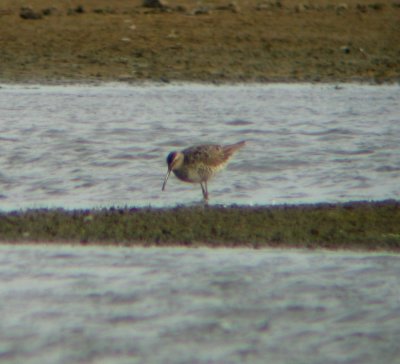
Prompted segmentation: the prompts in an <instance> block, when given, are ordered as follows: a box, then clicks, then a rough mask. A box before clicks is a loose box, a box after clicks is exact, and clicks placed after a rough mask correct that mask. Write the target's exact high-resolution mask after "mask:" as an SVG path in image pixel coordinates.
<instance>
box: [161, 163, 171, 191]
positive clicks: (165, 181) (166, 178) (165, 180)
mask: <svg viewBox="0 0 400 364" xmlns="http://www.w3.org/2000/svg"><path fill="white" fill-rule="evenodd" d="M170 174H171V170H170V169H169V168H168V172H167V175H166V176H165V178H164V183H163V185H162V188H161V191H164V190H165V186H166V185H167V181H168V177H169V175H170Z"/></svg>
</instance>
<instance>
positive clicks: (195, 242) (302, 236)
mask: <svg viewBox="0 0 400 364" xmlns="http://www.w3.org/2000/svg"><path fill="white" fill-rule="evenodd" d="M399 221H400V203H399V202H398V201H394V200H386V201H376V202H366V201H360V202H348V203H341V204H307V205H277V206H256V207H252V206H237V205H233V206H226V207H225V206H208V207H199V206H197V207H185V206H178V207H175V208H164V209H161V208H160V209H156V208H130V207H126V208H107V209H94V210H64V209H39V210H27V211H14V212H6V213H1V214H0V242H1V243H12V244H21V243H24V244H27V243H33V244H35V243H39V244H43V243H46V244H55V245H57V244H65V243H68V244H79V245H122V246H159V247H163V246H182V247H199V246H207V247H229V248H233V247H247V248H254V249H260V248H269V247H277V248H306V249H317V248H318V249H320V248H322V249H331V250H338V249H344V250H363V251H393V252H400V230H399V229H400V225H399Z"/></svg>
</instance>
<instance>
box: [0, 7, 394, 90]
mask: <svg viewBox="0 0 400 364" xmlns="http://www.w3.org/2000/svg"><path fill="white" fill-rule="evenodd" d="M29 4H30V7H28V8H27V7H26V2H25V1H14V0H5V1H2V2H1V4H0V34H1V37H0V48H1V53H0V64H1V66H0V82H24V83H64V82H93V81H95V82H96V81H128V82H137V81H146V80H150V81H163V82H168V81H200V82H276V81H280V82H281V81H284V82H286V81H289V82H298V81H306V82H309V81H311V82H318V81H323V82H337V81H345V82H348V81H366V82H378V83H379V82H397V81H399V76H400V42H399V41H398V40H399V39H400V25H399V18H400V3H399V2H398V1H397V0H387V1H386V0H384V1H379V2H370V1H362V0H358V1H354V0H350V1H346V2H340V3H339V2H329V1H325V0H315V1H310V2H304V3H299V2H297V1H292V0H288V1H282V2H281V1H279V0H276V1H273V0H266V1H262V0H251V1H244V0H239V1H235V2H229V0H217V1H202V2H197V3H196V2H189V1H184V0H171V1H170V2H169V3H168V4H167V5H166V6H164V7H162V8H148V7H144V6H142V1H139V0H135V1H128V0H116V1H113V2H112V3H110V2H109V1H107V0H94V1H91V2H90V3H88V4H85V3H84V2H80V1H75V0H70V1H63V2H55V1H50V0H33V1H30V2H29Z"/></svg>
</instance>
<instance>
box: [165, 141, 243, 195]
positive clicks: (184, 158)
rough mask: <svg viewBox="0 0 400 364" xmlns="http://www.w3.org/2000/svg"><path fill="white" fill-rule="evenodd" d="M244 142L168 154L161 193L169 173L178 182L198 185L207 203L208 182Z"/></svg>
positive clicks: (213, 145)
mask: <svg viewBox="0 0 400 364" xmlns="http://www.w3.org/2000/svg"><path fill="white" fill-rule="evenodd" d="M245 144H246V143H245V142H244V141H242V142H239V143H236V144H230V145H215V144H207V145H198V146H195V147H190V148H187V149H184V150H182V151H180V152H177V151H174V152H171V153H169V154H168V157H167V164H168V172H167V175H166V176H165V179H164V183H163V186H162V191H164V190H165V186H166V184H167V181H168V177H169V175H170V174H171V172H174V174H175V176H176V177H178V178H179V179H180V180H182V181H184V182H189V183H200V186H201V190H202V192H203V197H204V201H205V202H207V201H208V190H207V182H208V180H209V179H210V178H211V177H212V176H213V175H214V174H215V173H216V172H218V171H220V170H221V169H222V168H223V167H225V165H226V164H227V163H228V161H229V159H230V157H232V155H233V154H234V153H235V152H236V151H238V150H239V149H240V148H242V147H244V145H245Z"/></svg>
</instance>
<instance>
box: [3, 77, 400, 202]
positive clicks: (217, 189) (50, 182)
mask: <svg viewBox="0 0 400 364" xmlns="http://www.w3.org/2000/svg"><path fill="white" fill-rule="evenodd" d="M399 98H400V88H399V87H398V86H367V85H342V89H341V90H337V89H336V88H335V87H334V86H333V85H277V84H274V85H240V86H234V85H226V86H207V85H195V84H181V85H163V86H161V85H151V84H150V85H143V86H128V85H122V84H114V85H112V84H108V85H107V84H106V85H100V86H36V87H26V86H18V85H13V86H12V85H5V86H2V88H1V89H0V109H1V110H2V120H1V121H0V134H1V137H0V141H1V143H0V166H1V177H0V193H1V201H0V209H19V208H28V207H32V206H34V207H40V206H45V207H51V206H60V205H61V206H62V207H66V208H73V207H83V208H86V207H93V206H96V207H98V206H110V205H126V204H127V203H128V204H130V203H133V202H134V203H135V205H139V206H149V205H153V206H171V205H175V204H177V203H184V204H185V203H193V202H194V201H199V200H200V198H201V194H200V193H199V188H198V186H191V185H186V184H183V183H181V182H179V181H176V179H175V178H174V177H172V179H171V181H170V182H171V183H170V184H169V185H168V189H167V191H166V192H164V193H161V190H160V185H161V183H162V179H163V177H164V175H165V172H166V164H165V157H166V155H167V154H168V153H169V152H170V151H172V150H179V149H182V148H185V147H187V146H189V145H192V144H198V143H205V142H207V143H208V142H213V143H221V142H223V143H233V142H236V141H238V140H243V139H246V140H247V141H248V143H247V146H246V148H244V149H242V150H241V151H240V153H238V154H237V155H236V156H235V158H233V159H232V161H231V163H230V164H229V166H228V168H227V170H226V171H224V172H223V173H222V174H221V175H219V176H217V177H216V178H215V179H214V180H213V181H211V182H210V186H209V189H210V193H211V198H212V200H211V201H212V202H215V203H220V204H231V203H241V204H269V203H276V202H282V203H304V202H320V201H329V202H337V201H341V200H343V199H350V200H351V199H369V200H370V199H386V198H398V197H399V196H400V189H399V186H400V184H399V183H398V178H399V168H400V167H399V163H398V161H399V160H400V144H399V143H398V140H399V136H400V124H399V123H398V122H397V119H398V105H397V103H396V100H398V99H399ZM372 99H373V100H374V102H371V100H372ZM149 100H151V102H149ZM376 120H379V123H377V122H376ZM359 176H368V179H366V180H364V181H361V180H360V179H359ZM329 181H331V182H332V183H329ZM234 186H242V187H241V189H240V191H237V190H236V189H235V188H234Z"/></svg>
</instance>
